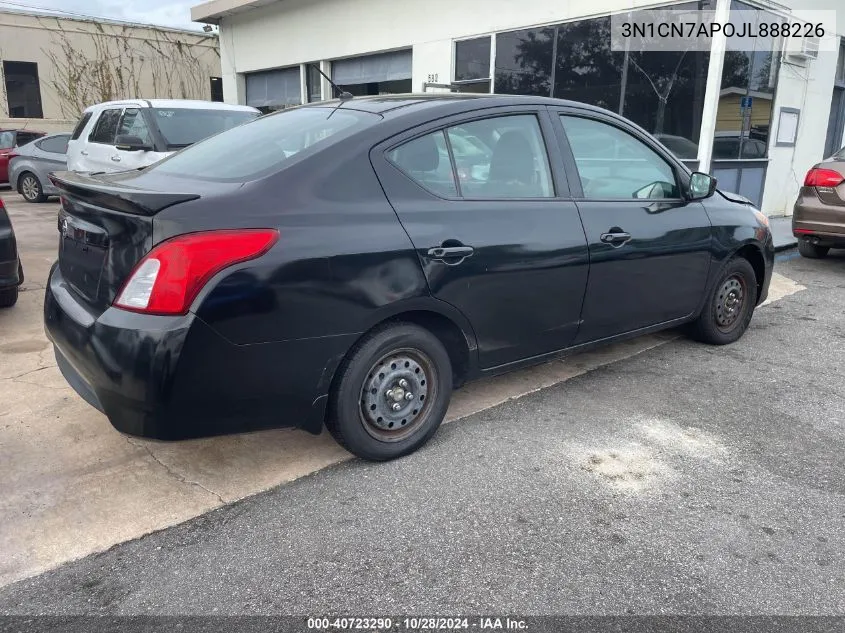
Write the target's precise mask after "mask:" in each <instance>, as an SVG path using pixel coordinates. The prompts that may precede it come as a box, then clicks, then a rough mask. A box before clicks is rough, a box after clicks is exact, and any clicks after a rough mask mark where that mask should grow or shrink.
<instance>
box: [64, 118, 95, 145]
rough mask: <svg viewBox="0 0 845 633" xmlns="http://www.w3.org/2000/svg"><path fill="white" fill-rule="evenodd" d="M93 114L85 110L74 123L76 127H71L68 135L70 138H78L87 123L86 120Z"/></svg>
mask: <svg viewBox="0 0 845 633" xmlns="http://www.w3.org/2000/svg"><path fill="white" fill-rule="evenodd" d="M93 114H94V113H93V112H86V113H84V114H83V115H82V118H81V119H79V122H78V123H77V124H76V127H75V128H73V132H72V133H71V135H70V140H72V141H75V140H76V139H78V138H79V136H80V135H81V134H82V130H84V129H85V126H86V125H88V121H90V120H91V116H92V115H93Z"/></svg>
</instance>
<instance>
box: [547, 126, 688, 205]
mask: <svg viewBox="0 0 845 633" xmlns="http://www.w3.org/2000/svg"><path fill="white" fill-rule="evenodd" d="M561 121H562V122H563V127H564V129H565V130H566V136H567V138H568V139H569V145H570V147H571V148H572V153H573V155H574V156H575V164H576V166H577V168H578V174H579V176H580V177H581V187H582V189H583V190H584V197H585V198H628V199H630V198H678V197H680V194H679V191H678V187H677V183H676V181H675V173H674V170H673V169H672V167H671V166H670V165H669V163H667V162H666V161H665V160H663V158H662V157H661V156H660V155H659V154H658V153H657V152H655V151H654V150H652V149H651V148H650V147H648V146H647V145H645V144H644V143H643V142H642V141H639V140H637V139H636V138H634V137H633V136H631V135H630V134H628V133H627V132H623V131H622V130H620V129H619V128H617V127H614V126H612V125H608V124H607V123H602V122H601V121H596V120H593V119H585V118H581V117H574V116H561Z"/></svg>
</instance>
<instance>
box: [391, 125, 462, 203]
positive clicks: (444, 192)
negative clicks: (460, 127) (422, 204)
mask: <svg viewBox="0 0 845 633" xmlns="http://www.w3.org/2000/svg"><path fill="white" fill-rule="evenodd" d="M387 159H388V160H389V161H390V162H391V163H393V164H394V165H396V166H397V167H398V168H399V169H401V170H402V171H403V172H405V174H407V175H408V176H409V177H410V178H411V179H412V180H414V181H415V182H416V183H417V184H419V185H422V186H423V187H425V188H426V189H428V190H429V191H431V192H433V193H435V194H437V195H440V196H446V197H452V196H456V195H458V190H457V188H456V187H455V175H454V172H453V171H452V162H451V160H450V159H449V150H448V149H447V147H446V137H445V136H444V135H443V131H442V130H439V131H437V132H434V133H432V134H426V135H425V136H421V137H419V138H415V139H414V140H413V141H408V142H407V143H404V144H403V145H400V146H399V147H397V148H396V149H393V150H391V151H390V152H388V153H387Z"/></svg>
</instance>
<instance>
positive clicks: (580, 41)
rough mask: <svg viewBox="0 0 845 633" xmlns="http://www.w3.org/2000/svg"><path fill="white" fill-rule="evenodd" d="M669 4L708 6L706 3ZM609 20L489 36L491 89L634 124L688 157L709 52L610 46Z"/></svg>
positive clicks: (694, 146) (694, 151)
mask: <svg viewBox="0 0 845 633" xmlns="http://www.w3.org/2000/svg"><path fill="white" fill-rule="evenodd" d="M700 4H702V3H696V4H689V3H686V4H682V5H675V6H677V7H678V8H683V9H695V8H704V9H707V8H709V7H708V5H707V2H704V3H703V4H704V6H703V7H699V5H700ZM610 40H611V38H610V17H602V18H595V19H590V20H578V21H575V22H567V23H564V24H559V25H556V26H549V27H543V28H537V29H524V30H520V31H511V32H508V33H501V34H498V35H497V36H496V60H495V73H496V83H495V91H496V92H500V93H508V94H530V95H541V96H552V97H556V98H558V99H571V100H573V101H581V102H584V103H589V104H591V105H596V106H599V107H602V108H606V109H608V110H611V111H613V112H617V113H618V114H621V115H622V116H624V117H626V118H628V119H630V120H632V121H634V122H635V123H637V124H639V125H641V126H642V127H644V128H645V129H646V130H648V131H649V132H651V133H652V134H654V135H655V136H656V137H657V138H658V139H660V140H661V141H662V142H663V143H664V144H665V145H666V146H667V147H668V148H669V149H670V150H671V151H672V152H673V153H674V154H675V155H676V156H677V157H678V158H680V159H683V160H695V159H696V158H697V156H698V139H699V133H700V131H701V117H702V112H703V110H704V90H705V86H706V83H707V65H708V63H709V60H710V53H709V52H696V51H687V52H675V51H659V52H658V51H643V52H630V53H625V52H622V51H612V50H611V48H610Z"/></svg>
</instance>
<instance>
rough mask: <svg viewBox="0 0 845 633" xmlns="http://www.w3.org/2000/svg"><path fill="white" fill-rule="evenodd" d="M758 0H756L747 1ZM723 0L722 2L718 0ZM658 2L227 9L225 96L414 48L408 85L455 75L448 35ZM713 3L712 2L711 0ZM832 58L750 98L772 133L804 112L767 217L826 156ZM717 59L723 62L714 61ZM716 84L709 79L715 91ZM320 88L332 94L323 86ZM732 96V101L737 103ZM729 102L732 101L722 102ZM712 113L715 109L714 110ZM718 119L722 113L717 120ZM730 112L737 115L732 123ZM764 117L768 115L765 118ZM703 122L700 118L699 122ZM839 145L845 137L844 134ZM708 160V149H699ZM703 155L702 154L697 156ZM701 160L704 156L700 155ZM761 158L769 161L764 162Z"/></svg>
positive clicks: (804, 1) (725, 114)
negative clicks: (766, 95)
mask: <svg viewBox="0 0 845 633" xmlns="http://www.w3.org/2000/svg"><path fill="white" fill-rule="evenodd" d="M752 1H754V0H752ZM841 1H842V0H780V1H779V2H777V3H775V2H770V1H767V0H759V1H757V2H755V4H756V5H757V6H760V7H762V8H768V9H770V10H775V11H778V12H782V11H783V10H784V9H792V10H795V11H796V13H799V12H800V10H801V9H827V10H830V9H837V8H839V9H840V11H838V14H837V16H836V19H837V21H838V22H837V24H836V25H833V24H828V25H827V26H828V32H830V31H831V30H835V31H836V32H837V33H839V34H840V35H841V34H845V11H841V6H839V5H840V4H841ZM720 2H721V0H720ZM654 4H657V3H655V2H646V1H642V0H591V1H590V2H585V1H584V0H560V1H557V0H555V1H553V0H535V1H533V2H513V0H462V1H461V2H455V1H454V0H429V1H428V2H410V1H407V0H356V2H354V3H353V2H348V1H347V0H285V1H284V2H275V3H271V4H268V5H266V6H263V7H260V8H255V9H251V10H248V11H244V12H242V13H236V14H233V15H229V16H225V17H223V18H222V20H221V27H220V32H221V56H222V61H223V70H224V75H223V77H224V94H225V98H226V99H227V100H228V101H230V102H239V103H243V102H244V99H245V92H244V81H243V73H248V72H252V71H257V70H265V69H271V68H282V67H286V66H293V65H296V64H300V63H304V62H309V61H317V60H330V59H337V58H342V57H349V56H355V55H363V54H367V53H373V52H378V51H385V50H391V49H398V48H406V47H408V46H411V47H412V50H413V62H412V71H413V72H412V76H413V80H412V88H413V90H414V91H421V90H422V89H423V83H424V82H426V81H431V80H433V81H436V82H438V83H449V82H451V81H452V80H453V68H454V41H455V40H456V39H464V38H469V37H475V36H480V35H487V34H490V33H492V32H502V31H508V30H513V29H519V28H526V27H533V26H538V25H543V24H551V23H556V22H562V21H566V20H570V19H576V18H589V17H594V16H600V15H607V14H609V13H612V12H614V11H620V10H624V9H628V8H637V7H645V6H650V5H654ZM713 4H714V5H715V2H714V3H713ZM835 64H836V55H835V54H834V53H830V52H824V51H823V52H821V53H820V55H819V58H818V59H817V60H812V61H810V62H808V63H806V65H805V66H804V67H803V68H802V67H796V66H792V65H789V64H783V65H781V66H780V68H779V75H778V86H777V91H776V94H775V103H772V102H771V100H770V99H769V100H768V101H767V102H766V103H763V102H762V101H761V100H760V99H755V103H754V108H753V109H752V121H751V123H752V125H765V123H767V122H768V119H769V117H768V114H769V113H771V114H772V116H771V128H770V129H771V133H772V135H776V134H777V116H778V111H779V109H780V108H781V107H795V108H799V109H801V118H800V128H799V133H798V142H797V144H796V146H795V147H776V146H775V143H774V141H772V142H771V144H770V149H769V158H768V164H767V167H766V170H767V176H766V187H765V192H764V196H763V199H762V203H761V206H762V208H763V210H764V211H765V212H766V213H768V214H770V215H783V214H788V213H791V209H792V205H793V203H794V200H795V197H796V195H797V190H798V187H799V186H800V184H801V182H802V181H803V177H804V174H805V173H806V171H807V169H808V168H809V167H810V166H812V164H813V163H815V162H817V161H818V160H820V159H821V158H822V156H821V155H822V153H823V150H824V143H825V134H826V129H827V121H828V115H829V112H830V102H831V96H832V83H833V76H834V72H835ZM720 66H721V65H719V67H720ZM717 86H718V82H717V83H716V84H715V85H714V86H713V87H714V88H716V89H717V90H718V87H717ZM324 94H328V88H327V86H324ZM721 100H722V101H724V104H725V106H726V107H725V108H719V107H718V103H717V102H718V101H719V99H718V98H717V99H716V101H714V102H712V105H711V106H706V107H705V111H704V112H703V114H702V117H703V119H704V120H705V122H706V121H707V120H709V121H710V122H711V123H712V125H713V127H710V128H709V129H714V128H715V130H716V131H719V130H720V129H722V130H728V129H738V125H739V119H740V108H739V96H722V99H721ZM734 101H735V102H736V103H734ZM728 102H730V103H728ZM717 113H718V114H717ZM717 116H718V117H719V118H718V119H717ZM734 119H736V120H734ZM764 119H765V120H764ZM705 128H707V126H705V125H702V129H705ZM844 143H845V141H844ZM702 153H704V154H707V157H709V148H707V149H702ZM699 158H700V159H702V156H701V154H699ZM702 164H704V165H707V164H708V162H707V160H705V159H702ZM762 164H766V163H765V162H764V163H762Z"/></svg>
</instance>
